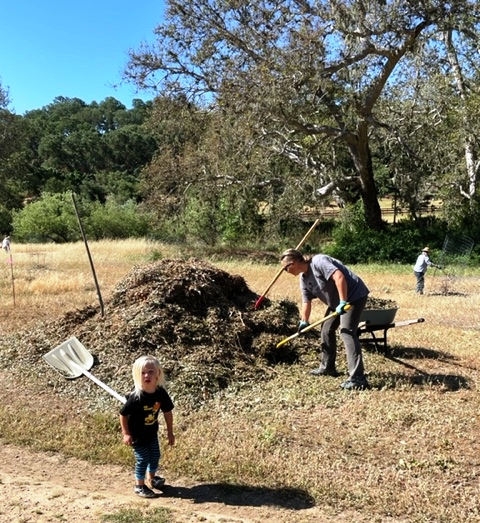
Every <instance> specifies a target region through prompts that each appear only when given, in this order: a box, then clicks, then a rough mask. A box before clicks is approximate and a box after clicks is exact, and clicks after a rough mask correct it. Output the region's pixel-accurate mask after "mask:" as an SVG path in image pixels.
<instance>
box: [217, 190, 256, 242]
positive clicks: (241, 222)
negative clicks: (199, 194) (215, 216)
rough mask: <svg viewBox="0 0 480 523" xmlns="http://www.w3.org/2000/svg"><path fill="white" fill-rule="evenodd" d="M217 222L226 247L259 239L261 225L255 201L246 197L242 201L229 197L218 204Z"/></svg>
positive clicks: (233, 196)
mask: <svg viewBox="0 0 480 523" xmlns="http://www.w3.org/2000/svg"><path fill="white" fill-rule="evenodd" d="M235 196H237V197H235ZM219 222H220V230H221V233H222V241H223V242H224V243H226V244H227V245H235V244H237V245H238V243H243V244H245V243H248V242H252V241H254V240H255V238H258V237H259V235H260V233H261V230H262V224H263V220H262V218H261V216H260V215H259V213H258V211H257V205H256V201H255V200H254V199H253V198H248V197H247V198H245V199H242V198H240V197H238V195H231V197H230V198H229V199H226V198H224V199H223V200H222V201H221V202H220V209H219Z"/></svg>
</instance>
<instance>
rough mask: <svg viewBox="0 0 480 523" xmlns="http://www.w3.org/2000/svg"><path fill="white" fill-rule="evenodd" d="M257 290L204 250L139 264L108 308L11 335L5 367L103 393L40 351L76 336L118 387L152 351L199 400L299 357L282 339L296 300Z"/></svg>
mask: <svg viewBox="0 0 480 523" xmlns="http://www.w3.org/2000/svg"><path fill="white" fill-rule="evenodd" d="M257 298H258V295H257V294H255V293H254V292H252V291H251V290H250V289H249V288H248V286H247V284H246V282H245V280H244V279H243V278H242V277H240V276H236V275H231V274H229V273H227V272H225V271H222V270H220V269H218V268H216V267H214V266H213V265H211V264H209V263H207V262H205V261H201V260H198V259H189V260H177V259H166V260H161V261H158V262H155V263H151V264H146V265H142V266H137V267H134V268H133V269H132V271H131V272H130V273H129V274H128V275H127V276H126V277H125V278H124V279H123V280H122V281H121V282H120V283H119V284H118V285H117V287H116V288H115V289H114V291H113V293H112V295H111V296H110V298H109V299H108V300H106V301H105V302H104V312H105V314H104V317H102V316H101V314H100V310H99V307H93V306H89V307H86V308H83V309H78V310H74V311H71V312H69V313H67V314H66V315H64V316H63V317H61V318H60V319H58V320H56V321H53V322H51V323H48V324H46V325H44V326H43V327H42V328H41V329H37V330H34V331H31V332H26V331H24V332H20V333H17V334H14V335H13V337H14V339H12V338H10V339H6V338H4V339H3V340H2V341H1V342H0V346H1V351H0V366H10V367H18V368H23V370H24V371H25V370H26V369H29V370H30V371H31V372H33V373H34V374H35V375H36V378H37V379H38V380H40V381H41V382H43V385H44V386H50V387H52V388H53V389H54V390H55V391H56V392H57V393H59V394H65V395H69V394H74V395H76V396H77V397H78V396H85V397H90V398H97V397H99V395H105V393H103V392H101V390H100V389H99V388H98V385H95V384H94V383H93V382H91V381H90V380H88V379H87V378H85V377H82V378H80V379H79V380H66V379H65V378H64V377H62V376H61V375H59V374H57V373H56V372H55V370H54V369H52V368H51V367H50V366H49V365H48V364H47V363H46V362H45V361H44V360H43V357H42V356H43V355H44V354H46V353H47V352H49V351H50V350H51V349H53V348H54V347H56V346H57V345H59V344H60V343H62V342H63V341H66V340H67V339H68V338H70V337H72V336H76V337H77V338H78V340H79V341H80V342H81V343H82V344H83V345H84V346H85V347H86V348H87V350H88V351H89V352H90V353H91V354H92V355H93V356H94V359H95V364H94V366H93V368H92V369H91V372H92V374H94V375H95V376H96V377H97V378H99V379H100V380H101V381H103V382H104V383H106V384H107V385H109V386H110V387H112V388H113V389H114V390H116V391H118V392H119V393H120V394H125V393H127V392H128V391H130V390H131V388H132V386H133V383H132V378H131V367H132V363H133V362H134V361H135V359H136V358H137V357H139V356H141V355H144V354H153V355H155V356H157V357H158V358H159V360H160V362H161V363H162V365H163V367H164V369H165V371H166V375H167V379H168V390H169V391H170V392H172V393H173V395H174V396H175V397H176V398H177V399H178V398H182V400H183V401H184V402H186V403H190V404H192V405H194V404H195V403H198V402H201V401H203V400H204V399H205V398H207V397H210V396H211V395H213V394H214V393H215V392H216V391H218V390H220V389H223V388H225V387H227V386H229V385H230V384H231V383H232V382H235V383H242V382H248V381H251V380H257V381H258V380H263V379H268V377H269V375H270V374H271V373H272V372H273V367H274V365H275V364H276V363H278V362H287V363H292V362H295V361H297V360H298V357H299V355H298V352H297V350H298V346H296V345H295V344H286V345H284V346H282V347H281V348H279V349H277V348H276V344H277V343H278V342H279V341H280V340H281V339H283V338H285V337H287V336H290V335H291V334H292V333H294V332H295V328H296V325H297V323H298V318H299V312H298V308H297V306H296V304H294V303H292V302H289V301H281V302H271V301H270V300H268V299H265V300H264V301H263V302H262V305H261V307H260V308H259V309H258V310H255V308H254V304H255V302H256V300H257ZM308 344H309V341H308V340H305V344H303V347H302V349H305V347H306V346H308ZM80 380H82V382H81V383H80Z"/></svg>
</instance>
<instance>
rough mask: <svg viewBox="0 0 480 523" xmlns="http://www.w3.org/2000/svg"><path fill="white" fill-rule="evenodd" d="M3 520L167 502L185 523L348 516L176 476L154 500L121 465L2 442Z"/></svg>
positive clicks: (53, 518)
mask: <svg viewBox="0 0 480 523" xmlns="http://www.w3.org/2000/svg"><path fill="white" fill-rule="evenodd" d="M0 499H1V500H2V503H1V506H0V522H1V523H30V522H32V523H33V522H34V523H47V522H58V521H68V523H80V522H82V523H90V522H100V521H102V516H103V515H105V514H112V513H116V512H118V511H119V510H121V509H122V508H123V509H126V508H130V509H132V508H138V509H141V510H147V509H148V508H151V507H159V506H161V507H165V508H168V509H170V510H171V511H172V521H175V522H182V523H195V522H203V523H263V522H265V521H269V522H285V523H286V522H289V523H290V522H299V523H300V522H302V523H305V522H314V521H315V522H317V523H318V522H326V523H327V522H333V521H335V522H336V523H339V522H342V521H347V519H348V520H349V521H350V520H351V518H352V516H353V517H354V518H355V519H357V521H361V520H362V518H358V514H357V515H352V514H350V515H349V516H348V518H347V515H346V514H343V515H342V516H339V515H336V516H335V517H327V516H326V515H324V514H322V513H321V512H320V511H319V509H318V508H316V507H305V506H302V505H301V503H300V502H298V501H295V500H293V501H292V500H290V501H288V500H286V499H285V495H283V496H282V495H281V494H280V493H278V492H275V491H268V490H264V489H254V488H240V487H238V488H232V487H229V488H226V487H225V486H221V485H205V484H187V483H186V482H185V481H181V482H179V481H176V482H174V483H173V484H171V485H169V486H168V487H166V488H165V491H164V493H163V494H161V495H160V496H159V498H157V499H153V500H143V499H140V498H138V497H137V496H135V494H134V493H133V489H132V477H131V474H130V473H129V472H128V471H126V470H125V469H123V468H121V467H118V466H99V465H95V464H92V463H90V462H84V461H80V460H78V459H73V458H65V457H63V456H62V455H61V454H58V453H44V452H42V453H40V452H32V451H30V450H28V448H23V447H22V448H20V447H16V446H12V445H5V444H2V443H1V441H0Z"/></svg>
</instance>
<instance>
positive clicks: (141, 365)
mask: <svg viewBox="0 0 480 523" xmlns="http://www.w3.org/2000/svg"><path fill="white" fill-rule="evenodd" d="M148 366H153V367H155V369H156V370H157V371H158V376H157V387H164V386H165V373H164V372H163V369H162V367H161V365H160V362H159V361H158V360H157V358H155V356H148V355H147V356H140V358H138V359H137V360H135V362H134V364H133V367H132V376H133V383H134V385H135V392H134V394H135V396H137V397H140V395H141V394H142V391H143V388H142V372H143V370H144V369H145V367H148Z"/></svg>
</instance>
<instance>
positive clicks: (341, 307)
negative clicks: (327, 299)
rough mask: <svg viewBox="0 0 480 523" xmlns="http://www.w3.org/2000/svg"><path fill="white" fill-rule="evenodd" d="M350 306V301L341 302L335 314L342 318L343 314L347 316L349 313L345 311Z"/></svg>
mask: <svg viewBox="0 0 480 523" xmlns="http://www.w3.org/2000/svg"><path fill="white" fill-rule="evenodd" d="M346 305H348V301H343V300H342V301H341V302H340V303H339V304H338V306H337V308H336V309H335V312H336V313H337V314H338V315H339V316H341V315H342V314H345V313H346V312H347V311H346V310H345V306H346Z"/></svg>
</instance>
